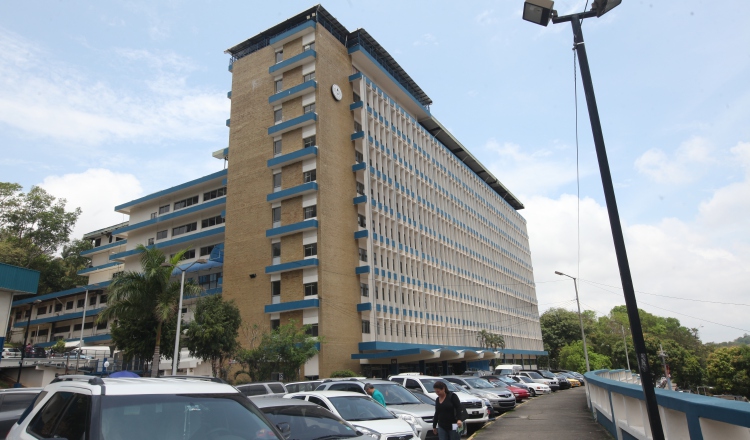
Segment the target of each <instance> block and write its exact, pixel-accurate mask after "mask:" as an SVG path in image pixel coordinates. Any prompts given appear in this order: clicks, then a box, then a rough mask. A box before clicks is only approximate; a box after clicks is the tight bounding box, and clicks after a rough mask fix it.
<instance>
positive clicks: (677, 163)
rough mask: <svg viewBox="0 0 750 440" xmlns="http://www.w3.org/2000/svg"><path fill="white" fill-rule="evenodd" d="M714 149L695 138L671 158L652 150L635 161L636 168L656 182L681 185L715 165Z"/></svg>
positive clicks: (682, 146) (660, 151)
mask: <svg viewBox="0 0 750 440" xmlns="http://www.w3.org/2000/svg"><path fill="white" fill-rule="evenodd" d="M712 152H713V147H712V146H711V144H710V143H709V142H708V141H707V140H706V139H704V138H700V137H694V138H692V139H689V140H687V141H685V142H683V143H682V144H681V145H680V146H679V147H678V148H677V149H676V150H675V152H674V154H672V155H671V156H670V155H669V154H667V153H665V152H664V151H663V150H661V149H658V148H652V149H650V150H648V151H646V152H645V153H643V154H642V155H641V156H640V157H638V159H636V160H635V168H636V170H638V172H640V173H642V174H645V175H647V176H649V177H651V179H653V180H654V181H655V182H658V183H668V184H680V183H687V182H690V181H693V180H695V179H696V177H698V176H699V175H701V174H702V172H701V171H702V170H704V169H705V166H706V165H709V164H712V163H715V162H716V160H715V158H714V157H713V156H712V154H711V153H712Z"/></svg>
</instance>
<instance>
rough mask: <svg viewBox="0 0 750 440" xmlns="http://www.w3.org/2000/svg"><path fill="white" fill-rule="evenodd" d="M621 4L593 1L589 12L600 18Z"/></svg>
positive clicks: (616, 0)
mask: <svg viewBox="0 0 750 440" xmlns="http://www.w3.org/2000/svg"><path fill="white" fill-rule="evenodd" d="M620 3H622V0H594V2H593V3H592V4H591V10H592V11H596V16H597V17H601V16H602V15H604V14H606V13H607V12H609V11H611V10H612V9H614V8H616V7H617V6H619V5H620Z"/></svg>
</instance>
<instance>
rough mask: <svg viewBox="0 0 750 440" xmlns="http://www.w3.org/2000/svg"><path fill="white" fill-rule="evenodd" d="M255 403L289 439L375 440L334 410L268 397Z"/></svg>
mask: <svg viewBox="0 0 750 440" xmlns="http://www.w3.org/2000/svg"><path fill="white" fill-rule="evenodd" d="M256 404H257V406H258V408H259V409H260V410H261V411H263V414H264V415H265V416H266V418H268V419H269V420H270V421H271V423H273V424H274V425H276V428H278V429H279V431H281V433H282V434H284V436H285V437H288V438H290V439H295V440H316V439H320V438H330V439H334V438H335V439H342V438H354V439H362V440H364V439H372V437H370V436H367V435H365V434H363V433H362V432H358V431H357V428H355V427H354V426H352V425H351V424H350V423H349V422H347V421H346V420H344V419H342V418H341V417H339V416H337V415H336V414H334V413H332V412H331V411H329V410H327V409H325V408H323V407H322V406H320V405H317V404H315V403H312V402H308V401H306V400H300V399H283V398H280V397H269V398H267V399H259V400H258V401H257V402H256Z"/></svg>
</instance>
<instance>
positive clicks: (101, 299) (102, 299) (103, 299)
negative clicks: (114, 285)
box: [99, 294, 107, 304]
mask: <svg viewBox="0 0 750 440" xmlns="http://www.w3.org/2000/svg"><path fill="white" fill-rule="evenodd" d="M99 304H107V295H106V294H104V295H102V296H100V297H99Z"/></svg>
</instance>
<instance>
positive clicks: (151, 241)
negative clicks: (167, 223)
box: [146, 231, 167, 246]
mask: <svg viewBox="0 0 750 440" xmlns="http://www.w3.org/2000/svg"><path fill="white" fill-rule="evenodd" d="M163 232H165V233H166V232H167V231H163ZM165 235H166V234H165ZM146 244H147V245H148V246H151V245H152V244H154V238H153V237H151V238H149V239H148V241H147V242H146Z"/></svg>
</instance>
